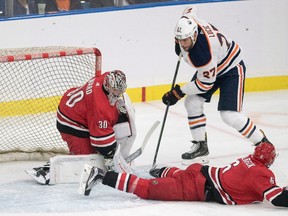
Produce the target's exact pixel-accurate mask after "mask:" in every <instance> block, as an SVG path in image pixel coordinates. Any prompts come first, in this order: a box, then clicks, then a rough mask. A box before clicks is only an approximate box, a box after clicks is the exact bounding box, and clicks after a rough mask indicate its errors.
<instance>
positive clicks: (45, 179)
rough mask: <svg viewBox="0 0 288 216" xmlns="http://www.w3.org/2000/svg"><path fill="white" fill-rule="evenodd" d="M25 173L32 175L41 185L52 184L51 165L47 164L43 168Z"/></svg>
mask: <svg viewBox="0 0 288 216" xmlns="http://www.w3.org/2000/svg"><path fill="white" fill-rule="evenodd" d="M25 172H26V173H27V174H28V175H30V176H31V177H32V178H33V179H34V180H36V181H37V182H38V183H39V184H42V185H47V184H49V182H50V163H49V162H47V164H45V165H44V166H42V167H36V168H33V169H32V170H25Z"/></svg>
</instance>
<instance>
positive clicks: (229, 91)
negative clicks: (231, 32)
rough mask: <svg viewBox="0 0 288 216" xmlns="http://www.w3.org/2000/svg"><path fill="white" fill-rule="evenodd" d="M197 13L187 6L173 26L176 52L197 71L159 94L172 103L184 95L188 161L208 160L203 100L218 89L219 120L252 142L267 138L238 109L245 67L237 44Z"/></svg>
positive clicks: (241, 95) (240, 103)
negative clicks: (181, 84)
mask: <svg viewBox="0 0 288 216" xmlns="http://www.w3.org/2000/svg"><path fill="white" fill-rule="evenodd" d="M197 13H198V12H197V9H196V7H195V6H190V7H187V8H186V9H185V10H184V12H183V14H182V17H181V18H180V20H179V21H178V22H177V24H176V27H175V52H176V54H177V55H182V56H183V59H184V61H185V62H186V63H188V64H189V65H190V66H191V67H193V68H195V69H196V72H195V74H194V76H193V77H192V79H191V81H190V82H189V83H187V84H186V85H184V86H181V87H180V86H179V85H175V87H174V88H173V89H172V90H171V91H169V92H167V93H166V94H164V95H163V97H162V101H163V103H164V104H166V105H168V104H169V105H174V104H175V103H177V101H178V100H180V99H181V98H183V97H184V96H185V95H186V98H185V101H184V104H185V108H186V111H187V116H188V124H189V127H190V131H191V134H192V137H193V139H194V140H193V141H192V143H193V145H192V147H191V149H190V151H187V152H185V153H184V154H182V159H183V161H184V163H187V164H189V163H191V160H194V159H195V158H197V160H198V159H200V161H201V160H202V162H207V160H208V159H207V158H206V157H205V156H206V155H208V154H209V150H208V146H207V137H206V129H205V128H206V116H205V114H204V103H205V102H210V100H211V97H212V95H213V94H214V93H215V91H216V90H218V89H220V97H219V102H218V111H220V115H221V118H222V120H223V121H224V122H225V123H226V124H227V125H229V126H231V127H233V128H235V129H236V130H237V131H238V132H239V133H240V134H242V135H243V136H244V137H246V138H247V139H249V140H250V141H251V142H252V143H253V144H254V145H257V144H258V143H260V142H261V141H268V140H267V138H266V137H265V135H264V133H263V132H262V131H261V130H260V129H259V128H258V127H257V126H256V125H255V124H254V123H253V122H252V121H251V119H250V118H248V117H246V116H245V115H243V114H242V113H241V110H242V102H243V95H244V82H245V73H246V67H245V64H244V62H243V60H242V52H241V49H240V47H239V45H238V44H237V43H236V42H235V41H233V40H231V39H230V38H228V37H227V36H226V35H224V34H223V33H222V32H221V31H219V30H218V29H217V28H216V27H215V26H213V25H212V24H210V23H209V22H207V21H205V20H203V19H201V18H199V17H198V14H197ZM204 158H205V159H204Z"/></svg>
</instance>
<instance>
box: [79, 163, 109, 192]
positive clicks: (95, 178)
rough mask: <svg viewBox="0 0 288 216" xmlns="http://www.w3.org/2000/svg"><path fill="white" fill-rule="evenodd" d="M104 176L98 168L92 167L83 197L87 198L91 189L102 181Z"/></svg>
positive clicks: (103, 172)
mask: <svg viewBox="0 0 288 216" xmlns="http://www.w3.org/2000/svg"><path fill="white" fill-rule="evenodd" d="M104 175H105V171H104V170H102V169H100V168H98V167H95V166H94V167H92V169H91V172H90V174H89V177H88V179H87V181H86V184H85V190H84V195H85V196H89V194H90V192H91V190H92V188H93V187H94V186H95V185H96V184H98V183H99V182H101V181H102V179H103V177H104Z"/></svg>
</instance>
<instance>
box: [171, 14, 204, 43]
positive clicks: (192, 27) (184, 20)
mask: <svg viewBox="0 0 288 216" xmlns="http://www.w3.org/2000/svg"><path fill="white" fill-rule="evenodd" d="M174 33H175V38H176V39H177V40H183V39H186V38H188V37H190V38H191V40H192V42H193V45H194V44H195V42H196V38H197V35H198V25H197V23H196V21H195V20H194V19H193V18H188V17H186V16H182V17H181V18H180V20H179V21H178V22H177V24H176V27H175V32H174Z"/></svg>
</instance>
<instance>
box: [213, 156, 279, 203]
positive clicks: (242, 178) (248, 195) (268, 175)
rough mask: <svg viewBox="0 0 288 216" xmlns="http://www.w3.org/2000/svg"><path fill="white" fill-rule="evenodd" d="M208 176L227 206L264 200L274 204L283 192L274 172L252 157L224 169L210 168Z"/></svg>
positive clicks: (242, 159)
mask: <svg viewBox="0 0 288 216" xmlns="http://www.w3.org/2000/svg"><path fill="white" fill-rule="evenodd" d="M208 174H209V180H210V182H212V184H213V186H214V187H215V188H216V190H217V191H218V192H219V194H220V196H221V198H222V201H223V203H225V204H227V205H235V204H249V203H254V202H262V201H263V199H264V198H265V199H266V200H268V201H270V202H272V200H273V199H274V198H275V197H277V196H278V195H279V194H281V193H282V190H283V189H282V188H280V187H279V186H277V185H276V181H275V176H274V174H273V172H272V171H271V170H269V169H267V168H266V167H265V166H264V165H263V164H261V163H259V162H258V161H256V160H255V159H253V156H252V155H249V156H247V157H245V158H241V159H238V160H237V161H235V162H234V163H232V164H230V165H229V166H226V167H223V168H217V167H208ZM256 179H257V181H255V180H256Z"/></svg>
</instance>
